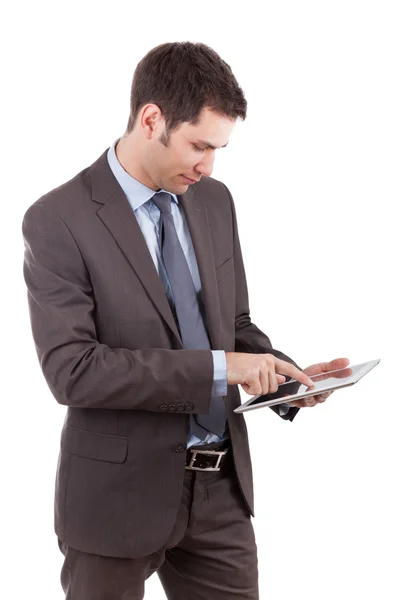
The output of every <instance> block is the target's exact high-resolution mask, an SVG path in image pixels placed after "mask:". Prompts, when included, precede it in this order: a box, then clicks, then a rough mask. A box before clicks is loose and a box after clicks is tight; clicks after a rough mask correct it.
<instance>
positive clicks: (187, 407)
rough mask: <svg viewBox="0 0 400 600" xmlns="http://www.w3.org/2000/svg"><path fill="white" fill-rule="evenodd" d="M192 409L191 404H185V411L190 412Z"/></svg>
mask: <svg viewBox="0 0 400 600" xmlns="http://www.w3.org/2000/svg"><path fill="white" fill-rule="evenodd" d="M193 409H194V406H193V404H190V403H188V404H185V410H189V411H190V410H193Z"/></svg>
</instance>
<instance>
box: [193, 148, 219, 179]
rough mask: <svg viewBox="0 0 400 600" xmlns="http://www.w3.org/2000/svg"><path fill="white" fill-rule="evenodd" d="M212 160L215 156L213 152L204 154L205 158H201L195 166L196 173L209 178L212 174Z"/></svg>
mask: <svg viewBox="0 0 400 600" xmlns="http://www.w3.org/2000/svg"><path fill="white" fill-rule="evenodd" d="M214 158H215V154H214V150H212V151H211V152H210V153H209V154H206V156H203V157H202V159H201V162H199V164H198V165H196V171H197V172H198V173H201V174H202V175H204V176H205V177H210V176H211V173H212V172H213V167H214Z"/></svg>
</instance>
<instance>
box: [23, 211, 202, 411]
mask: <svg viewBox="0 0 400 600" xmlns="http://www.w3.org/2000/svg"><path fill="white" fill-rule="evenodd" d="M22 234H23V239H24V247H25V253H24V266H23V272H24V278H25V282H26V285H27V290H28V306H29V312H30V319H31V327H32V334H33V339H34V342H35V346H36V352H37V355H38V359H39V362H40V366H41V369H42V372H43V375H44V377H45V379H46V382H47V384H48V386H49V388H50V390H51V392H52V394H53V395H54V397H55V399H56V400H57V402H59V403H60V404H63V405H67V406H75V407H85V408H89V407H91V408H112V409H140V410H148V411H164V410H165V405H168V404H169V403H176V402H179V403H181V404H182V405H183V407H181V410H180V411H179V412H180V413H181V414H182V413H185V412H187V413H189V412H193V413H207V412H208V411H209V404H210V400H211V390H212V384H213V358H212V352H211V351H210V350H170V349H163V348H154V349H153V348H149V349H143V350H129V349H126V348H111V347H109V346H107V345H106V344H102V343H99V341H98V340H97V338H96V324H95V320H94V312H95V302H94V298H93V291H92V286H91V282H90V274H89V273H88V271H87V268H86V266H85V263H84V260H83V258H82V255H81V253H80V251H79V248H78V246H77V244H76V242H75V240H74V238H73V236H72V234H71V232H70V230H69V229H68V227H67V225H66V224H65V223H64V221H63V220H62V218H61V217H60V216H59V215H57V214H55V213H53V212H51V211H50V210H49V208H48V207H47V206H45V205H43V204H41V203H40V202H39V201H37V202H36V203H34V204H33V205H32V206H30V208H29V209H28V210H27V211H26V213H25V215H24V218H23V224H22Z"/></svg>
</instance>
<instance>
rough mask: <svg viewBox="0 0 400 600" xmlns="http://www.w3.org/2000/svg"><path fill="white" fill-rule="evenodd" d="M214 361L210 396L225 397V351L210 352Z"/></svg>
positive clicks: (226, 385)
mask: <svg viewBox="0 0 400 600" xmlns="http://www.w3.org/2000/svg"><path fill="white" fill-rule="evenodd" d="M211 352H212V355H213V361H214V382H213V386H212V390H211V396H212V397H213V398H214V397H216V396H226V395H227V393H228V382H227V369H226V355H225V350H211Z"/></svg>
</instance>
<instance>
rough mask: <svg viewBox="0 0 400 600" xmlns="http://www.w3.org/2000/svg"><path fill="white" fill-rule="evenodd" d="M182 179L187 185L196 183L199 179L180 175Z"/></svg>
mask: <svg viewBox="0 0 400 600" xmlns="http://www.w3.org/2000/svg"><path fill="white" fill-rule="evenodd" d="M182 177H183V178H184V179H185V180H186V181H187V182H188V183H197V182H198V181H200V180H199V179H197V180H196V179H190V178H189V177H186V175H182Z"/></svg>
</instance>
